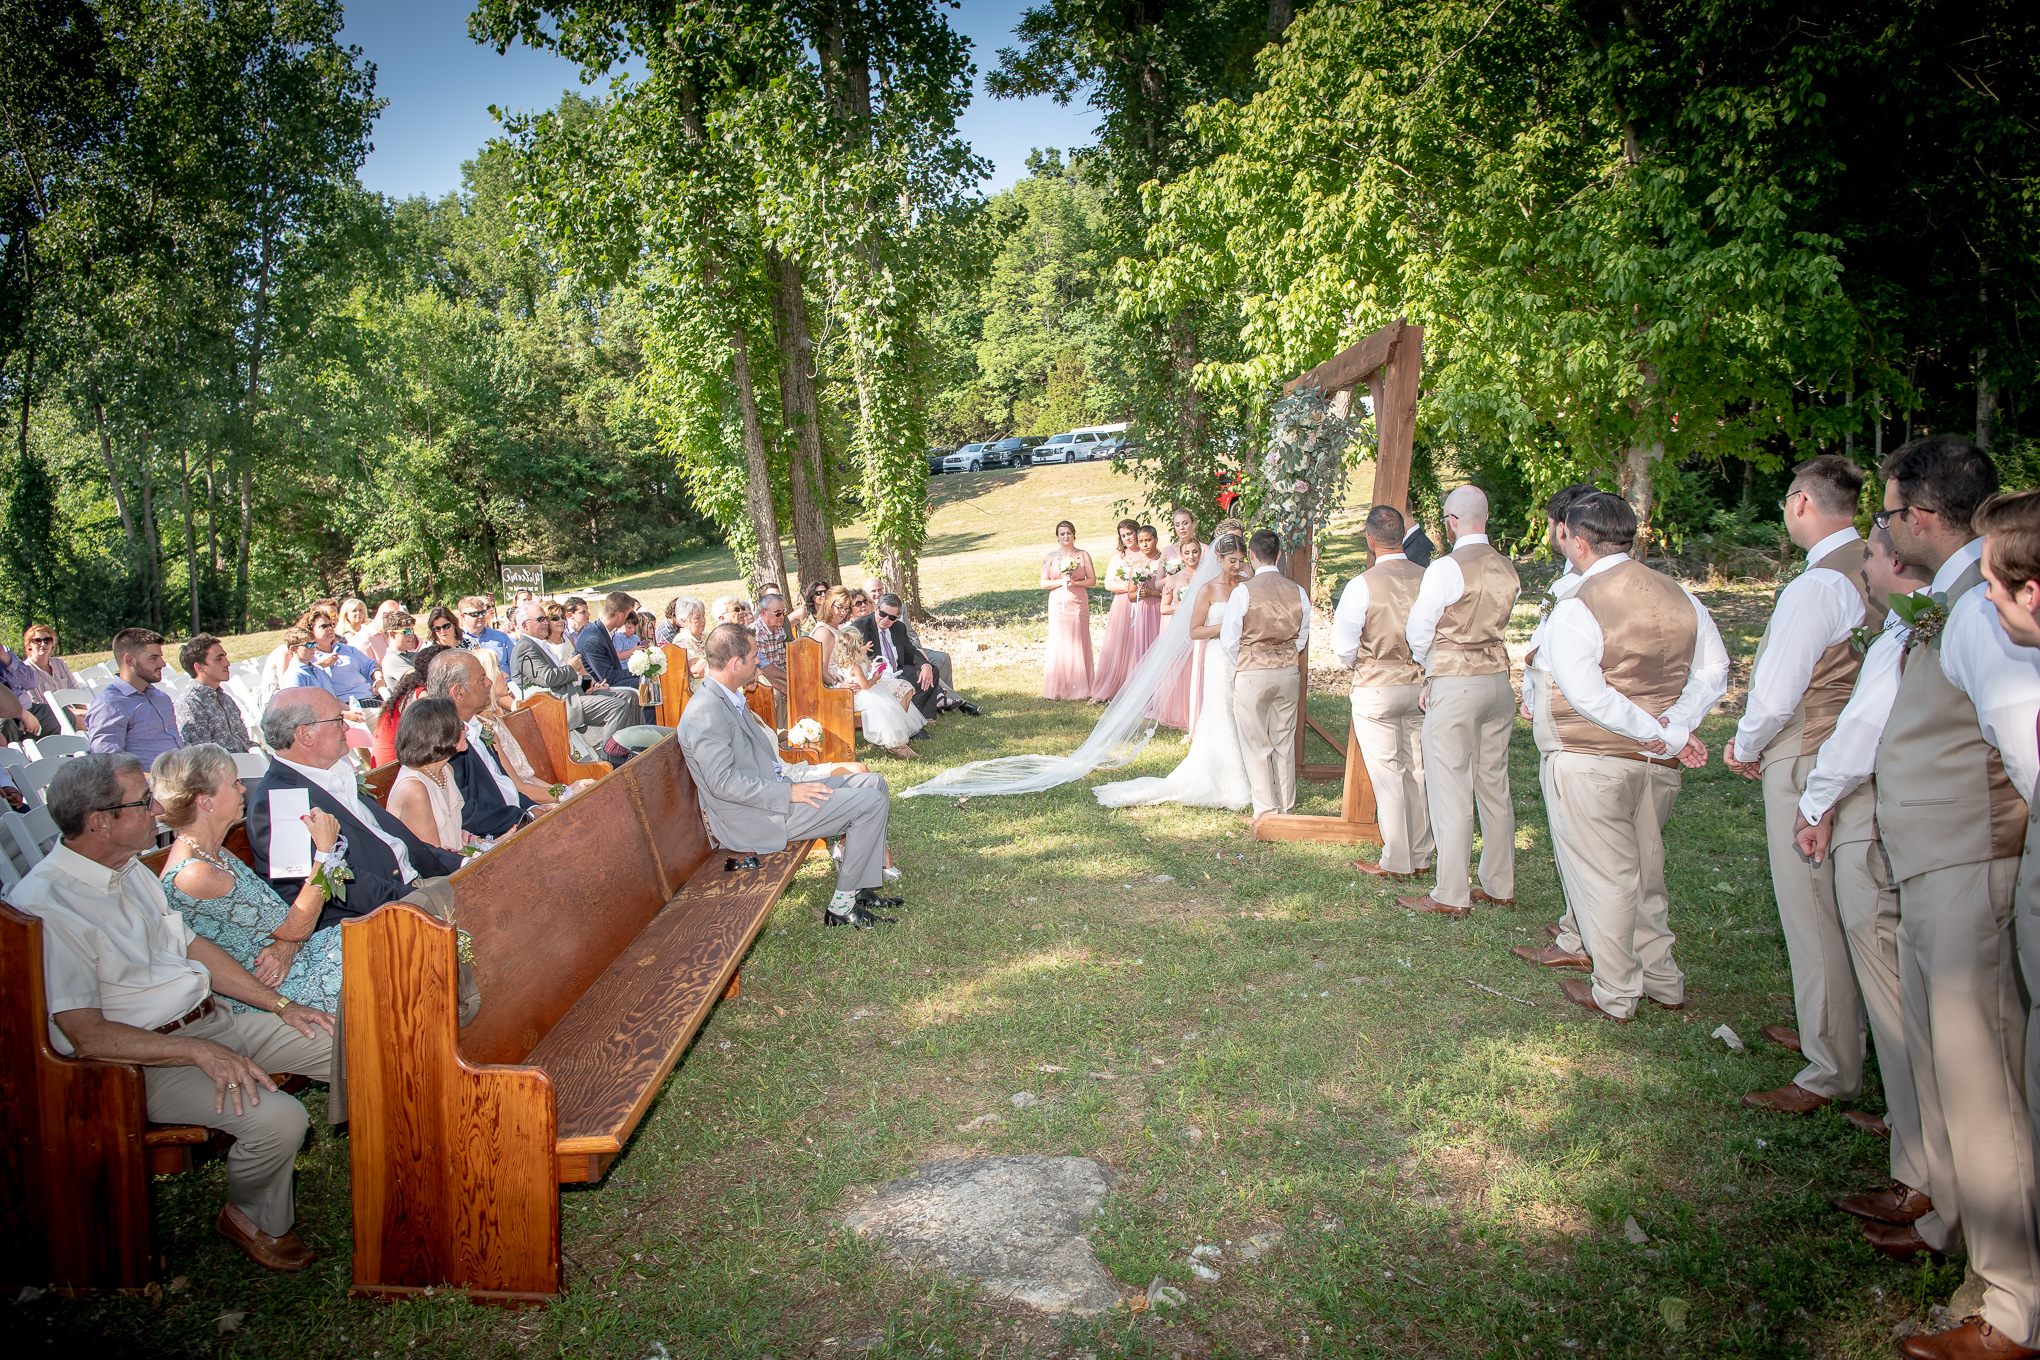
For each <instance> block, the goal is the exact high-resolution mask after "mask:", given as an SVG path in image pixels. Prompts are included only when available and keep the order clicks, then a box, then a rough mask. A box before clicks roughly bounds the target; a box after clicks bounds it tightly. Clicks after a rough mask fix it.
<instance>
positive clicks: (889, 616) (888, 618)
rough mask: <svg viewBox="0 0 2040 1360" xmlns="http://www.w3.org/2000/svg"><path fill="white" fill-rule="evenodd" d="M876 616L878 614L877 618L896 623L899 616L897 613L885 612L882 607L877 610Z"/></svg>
mask: <svg viewBox="0 0 2040 1360" xmlns="http://www.w3.org/2000/svg"><path fill="white" fill-rule="evenodd" d="M878 616H879V618H881V619H883V620H885V621H886V622H887V623H898V622H899V621H900V616H899V615H897V614H888V613H886V612H885V611H884V610H883V609H881V610H879V611H878Z"/></svg>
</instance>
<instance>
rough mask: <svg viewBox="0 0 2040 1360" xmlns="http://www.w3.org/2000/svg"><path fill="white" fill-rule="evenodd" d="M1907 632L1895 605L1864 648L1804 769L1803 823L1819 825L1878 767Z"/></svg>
mask: <svg viewBox="0 0 2040 1360" xmlns="http://www.w3.org/2000/svg"><path fill="white" fill-rule="evenodd" d="M1911 636H1912V629H1910V628H1908V627H1906V626H1905V624H1904V623H1902V622H1901V621H1900V620H1899V617H1898V612H1897V611H1896V610H1892V611H1888V612H1887V613H1886V614H1885V616H1884V631H1883V632H1881V633H1879V634H1878V635H1877V636H1876V638H1874V639H1873V640H1872V641H1871V643H1870V650H1869V651H1867V652H1865V653H1864V654H1863V668H1862V669H1861V670H1859V671H1857V672H1856V688H1855V690H1854V691H1853V692H1852V693H1851V694H1850V695H1849V702H1848V703H1847V705H1845V706H1844V707H1843V709H1842V712H1841V716H1840V717H1838V718H1836V719H1835V730H1834V732H1833V733H1832V734H1830V735H1829V737H1828V739H1827V740H1826V741H1824V742H1822V743H1821V746H1820V751H1819V753H1818V754H1817V755H1815V756H1814V759H1813V768H1812V769H1811V770H1809V771H1808V772H1807V775H1806V792H1805V793H1803V794H1801V795H1800V796H1799V815H1800V816H1802V817H1804V818H1806V822H1807V825H1809V826H1818V825H1820V819H1821V818H1823V817H1825V816H1827V815H1828V809H1829V808H1832V807H1833V806H1834V805H1835V804H1836V803H1839V802H1841V801H1842V800H1843V799H1844V798H1846V797H1848V796H1849V795H1850V794H1852V793H1854V792H1855V791H1856V790H1857V789H1858V788H1859V787H1861V786H1862V784H1863V783H1864V781H1866V780H1867V779H1869V778H1870V776H1871V775H1872V774H1874V773H1875V772H1876V770H1877V744H1878V743H1879V742H1881V741H1883V740H1884V724H1885V723H1886V722H1887V721H1888V720H1889V719H1890V717H1891V706H1892V704H1893V703H1894V702H1896V701H1897V699H1898V663H1899V661H1900V660H1901V659H1902V658H1903V657H1904V656H1905V640H1906V639H1907V638H1909V637H1911Z"/></svg>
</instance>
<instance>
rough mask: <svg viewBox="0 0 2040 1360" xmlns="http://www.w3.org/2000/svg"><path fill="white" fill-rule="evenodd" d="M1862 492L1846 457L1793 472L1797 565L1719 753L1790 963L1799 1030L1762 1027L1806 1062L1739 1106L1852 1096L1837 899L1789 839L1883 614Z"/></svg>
mask: <svg viewBox="0 0 2040 1360" xmlns="http://www.w3.org/2000/svg"><path fill="white" fill-rule="evenodd" d="M1862 494H1863V470H1862V469H1861V468H1859V467H1857V466H1856V465H1855V464H1854V463H1853V462H1850V461H1849V460H1848V459H1846V458H1841V457H1837V456H1835V455H1833V454H1829V455H1826V456H1823V457H1820V458H1813V459H1809V460H1808V461H1806V462H1804V463H1801V464H1800V465H1799V466H1798V467H1796V468H1795V469H1793V479H1792V484H1791V487H1790V489H1789V490H1787V492H1786V493H1785V499H1784V500H1783V501H1781V502H1780V507H1781V508H1782V509H1783V510H1784V513H1785V529H1786V532H1787V533H1789V534H1790V535H1791V536H1792V541H1793V542H1794V543H1796V544H1798V545H1799V546H1800V547H1801V548H1802V549H1804V550H1805V552H1806V562H1807V566H1806V570H1805V571H1803V572H1801V573H1800V574H1799V575H1798V576H1797V577H1795V578H1793V580H1792V582H1791V583H1790V584H1788V585H1787V586H1786V587H1785V589H1784V590H1783V591H1781V592H1780V593H1779V595H1778V601H1777V605H1776V607H1775V608H1773V610H1772V611H1771V618H1770V621H1769V623H1768V624H1766V626H1765V628H1764V636H1763V639H1762V640H1761V641H1760V642H1758V644H1757V654H1756V659H1755V661H1754V662H1753V663H1752V664H1751V670H1750V688H1749V697H1748V699H1747V700H1746V702H1745V704H1744V708H1743V717H1742V722H1741V723H1740V724H1739V725H1738V726H1737V727H1736V731H1735V737H1734V739H1733V740H1731V741H1730V742H1729V743H1728V745H1727V747H1726V749H1725V750H1724V751H1723V753H1722V754H1723V756H1724V757H1725V758H1726V760H1727V762H1728V766H1729V768H1730V769H1732V770H1734V771H1735V772H1736V773H1738V774H1740V775H1742V776H1743V777H1745V778H1747V779H1752V780H1761V781H1762V783H1763V789H1764V828H1765V832H1766V836H1767V840H1768V842H1769V846H1770V859H1771V887H1772V892H1773V895H1774V896H1775V897H1776V898H1777V901H1778V918H1779V922H1780V924H1781V925H1782V926H1783V927H1784V931H1785V951H1786V954H1787V956H1788V957H1789V958H1790V959H1791V961H1792V994H1793V1003H1794V1010H1795V1012H1796V1014H1797V1028H1796V1029H1795V1030H1788V1029H1786V1028H1785V1027H1783V1026H1780V1025H1766V1026H1764V1028H1763V1030H1762V1033H1763V1035H1764V1037H1765V1038H1766V1039H1769V1040H1771V1041H1772V1042H1773V1043H1779V1044H1783V1045H1785V1046H1786V1047H1788V1048H1793V1049H1797V1050H1798V1051H1799V1052H1800V1053H1801V1054H1802V1055H1803V1056H1804V1057H1805V1058H1806V1065H1805V1066H1804V1067H1803V1068H1801V1069H1800V1071H1799V1073H1798V1074H1797V1075H1796V1076H1794V1077H1793V1078H1792V1080H1791V1081H1790V1082H1788V1083H1786V1084H1785V1085H1784V1086H1782V1087H1780V1088H1778V1089H1777V1090H1771V1091H1758V1092H1754V1093H1752V1094H1750V1095H1747V1096H1744V1097H1743V1103H1744V1104H1746V1105H1751V1106H1754V1107H1756V1108H1758V1109H1767V1110H1776V1111H1778V1112H1780V1113H1782V1114H1811V1113H1813V1112H1814V1111H1815V1110H1818V1109H1820V1108H1822V1107H1823V1106H1825V1105H1826V1104H1827V1103H1828V1102H1829V1101H1831V1100H1849V1099H1852V1098H1854V1097H1855V1096H1856V1095H1858V1094H1859V1093H1860V1092H1861V1091H1862V1089H1863V1049H1864V1045H1863V999H1862V995H1861V993H1860V991H1859V990H1858V988H1857V985H1856V971H1855V968H1854V966H1853V965H1852V964H1851V963H1850V961H1849V943H1848V936H1847V933H1846V932H1845V931H1844V929H1843V927H1842V918H1841V912H1840V910H1839V908H1838V907H1837V906H1836V903H1835V881H1834V866H1833V865H1831V864H1829V863H1827V862H1826V861H1824V860H1823V861H1812V860H1808V859H1806V858H1805V857H1803V856H1802V855H1801V854H1800V853H1799V849H1798V847H1797V846H1796V845H1794V844H1793V841H1792V837H1793V833H1794V823H1795V821H1796V820H1797V819H1798V815H1799V798H1800V795H1801V794H1803V793H1804V792H1805V791H1806V777H1807V775H1808V774H1809V773H1810V772H1811V771H1812V769H1813V764H1814V757H1815V754H1816V753H1817V752H1818V751H1819V750H1820V745H1821V743H1822V742H1824V741H1826V740H1827V739H1828V737H1829V735H1830V734H1832V733H1833V731H1834V727H1835V722H1836V720H1837V719H1838V718H1839V717H1840V716H1841V711H1842V709H1843V707H1844V706H1845V705H1847V703H1848V701H1849V692H1850V690H1851V689H1852V688H1853V687H1854V685H1855V681H1856V672H1857V670H1858V669H1859V668H1860V667H1861V666H1862V653H1861V651H1859V650H1858V648H1857V642H1856V638H1855V636H1854V634H1855V630H1856V629H1857V628H1858V627H1860V626H1862V625H1863V624H1864V622H1865V621H1866V620H1874V619H1876V618H1877V617H1879V614H1881V612H1882V611H1879V612H1878V613H1876V614H1873V613H1872V612H1870V596H1869V593H1868V591H1869V587H1868V585H1867V584H1866V583H1865V581H1864V578H1863V564H1864V559H1865V558H1866V557H1867V556H1868V553H1869V548H1868V546H1867V545H1866V544H1865V543H1864V542H1863V540H1862V539H1861V538H1859V537H1858V536H1857V534H1856V525H1855V519H1856V506H1857V504H1858V502H1859V501H1860V500H1861V499H1862ZM1836 815H1837V816H1838V817H1840V818H1841V819H1842V820H1843V821H1844V822H1847V823H1849V824H1850V825H1851V826H1852V827H1858V828H1860V827H1864V826H1867V825H1868V824H1870V823H1871V822H1872V821H1873V820H1874V808H1873V806H1872V801H1871V797H1870V794H1869V791H1868V790H1864V791H1861V792H1859V793H1857V794H1855V795H1853V796H1852V797H1851V798H1850V799H1849V800H1848V801H1847V802H1846V803H1845V804H1844V805H1843V806H1842V807H1841V808H1840V809H1838V810H1837V813H1836Z"/></svg>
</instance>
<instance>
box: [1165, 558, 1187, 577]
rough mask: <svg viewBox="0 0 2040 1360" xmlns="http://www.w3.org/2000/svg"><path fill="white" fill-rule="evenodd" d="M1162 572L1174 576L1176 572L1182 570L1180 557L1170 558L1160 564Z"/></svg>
mask: <svg viewBox="0 0 2040 1360" xmlns="http://www.w3.org/2000/svg"><path fill="white" fill-rule="evenodd" d="M1162 570H1163V571H1165V572H1167V573H1169V575H1171V576H1174V575H1175V574H1176V573H1177V572H1179V571H1181V570H1183V559H1182V558H1180V557H1172V558H1170V559H1169V560H1168V561H1166V562H1164V563H1162Z"/></svg>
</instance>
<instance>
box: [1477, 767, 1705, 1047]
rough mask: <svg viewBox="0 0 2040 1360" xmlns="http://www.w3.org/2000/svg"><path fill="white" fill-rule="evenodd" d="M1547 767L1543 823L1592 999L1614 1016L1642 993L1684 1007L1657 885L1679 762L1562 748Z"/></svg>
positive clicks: (1682, 979)
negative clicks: (1565, 884)
mask: <svg viewBox="0 0 2040 1360" xmlns="http://www.w3.org/2000/svg"><path fill="white" fill-rule="evenodd" d="M1549 771H1550V775H1551V793H1552V794H1554V795H1555V796H1556V798H1557V801H1558V808H1557V811H1556V814H1555V815H1554V816H1553V817H1552V819H1551V830H1552V834H1553V835H1554V836H1563V837H1564V838H1565V840H1566V842H1567V844H1566V851H1567V859H1568V862H1569V863H1570V864H1571V865H1572V881H1573V882H1574V883H1575V884H1577V886H1578V888H1579V897H1578V898H1577V899H1576V900H1575V901H1574V902H1573V904H1572V909H1573V919H1574V921H1575V922H1577V923H1578V926H1579V933H1580V938H1581V940H1582V942H1584V943H1585V945H1586V948H1587V953H1589V954H1591V955H1592V956H1593V958H1594V1002H1595V1004H1596V1005H1598V1006H1600V1008H1601V1009H1602V1010H1604V1011H1606V1012H1608V1014H1610V1015H1612V1016H1615V1017H1616V1018H1617V1019H1620V1020H1627V1019H1629V1018H1630V1017H1631V1016H1633V1015H1635V1014H1636V1003H1637V1000H1638V999H1639V998H1641V997H1646V996H1647V997H1649V998H1651V999H1652V1000H1653V1001H1656V1002H1658V1003H1659V1004H1661V1005H1665V1006H1678V1005H1682V1004H1684V1002H1685V1000H1686V976H1685V974H1683V973H1681V972H1680V971H1679V965H1678V964H1677V963H1675V962H1674V961H1673V960H1672V940H1673V936H1672V928H1671V920H1670V917H1671V900H1670V897H1669V896H1668V894H1667V893H1666V891H1665V840H1664V828H1665V823H1666V822H1667V821H1669V820H1671V815H1672V803H1673V802H1674V801H1675V800H1677V798H1678V796H1679V771H1678V767H1677V766H1670V767H1667V766H1664V765H1654V764H1651V763H1649V762H1646V761H1641V760H1630V759H1628V758H1626V757H1623V756H1597V755H1589V754H1587V753H1586V752H1584V751H1560V752H1558V753H1556V754H1554V755H1552V756H1551V757H1550V766H1549ZM1440 862H1441V863H1442V862H1443V861H1442V860H1441V861H1440Z"/></svg>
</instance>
